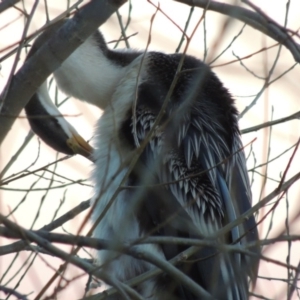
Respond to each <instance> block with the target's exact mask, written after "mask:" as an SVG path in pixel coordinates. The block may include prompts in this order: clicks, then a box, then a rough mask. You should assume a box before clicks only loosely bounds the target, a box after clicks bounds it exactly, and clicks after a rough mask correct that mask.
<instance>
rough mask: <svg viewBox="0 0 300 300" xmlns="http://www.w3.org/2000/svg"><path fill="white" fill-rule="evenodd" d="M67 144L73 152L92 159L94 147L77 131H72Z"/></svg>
mask: <svg viewBox="0 0 300 300" xmlns="http://www.w3.org/2000/svg"><path fill="white" fill-rule="evenodd" d="M67 145H68V146H69V147H70V149H71V150H72V151H73V152H74V154H80V155H82V156H84V157H86V158H87V159H89V160H91V161H93V152H94V148H93V147H92V146H91V145H90V144H89V143H88V142H86V141H85V140H84V139H83V138H82V136H80V135H79V134H78V133H77V132H74V133H72V136H71V137H70V138H69V139H68V140H67Z"/></svg>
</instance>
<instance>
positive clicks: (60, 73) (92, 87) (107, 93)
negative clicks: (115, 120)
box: [54, 32, 140, 109]
mask: <svg viewBox="0 0 300 300" xmlns="http://www.w3.org/2000/svg"><path fill="white" fill-rule="evenodd" d="M139 55H140V53H139V52H124V51H122V52H119V51H112V50H109V49H108V48H107V47H106V44H105V41H104V39H103V37H102V35H101V34H100V33H99V32H96V33H95V34H94V35H92V36H91V37H89V38H88V39H87V40H86V41H85V42H84V43H83V44H82V45H81V46H80V47H79V48H77V49H76V50H75V51H74V52H73V53H72V54H71V55H70V56H69V57H68V58H67V59H66V60H65V61H64V62H63V64H62V65H61V66H60V67H59V68H58V69H57V70H56V71H55V72H54V77H55V79H56V82H57V84H58V86H59V88H60V89H61V90H62V91H63V92H65V93H66V94H67V95H70V96H73V97H75V98H77V99H80V100H83V101H86V102H88V103H91V104H94V105H96V106H98V107H100V108H101V109H104V108H105V107H106V106H107V105H108V104H109V101H110V100H111V98H112V94H113V93H114V91H115V88H116V86H117V85H118V81H119V80H120V79H121V78H122V77H123V76H124V73H125V71H126V67H127V66H128V65H129V64H130V63H131V62H132V61H133V60H134V59H135V58H136V57H137V56H139Z"/></svg>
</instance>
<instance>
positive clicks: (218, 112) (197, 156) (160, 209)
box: [25, 21, 259, 300]
mask: <svg viewBox="0 0 300 300" xmlns="http://www.w3.org/2000/svg"><path fill="white" fill-rule="evenodd" d="M64 22H66V21H63V22H62V23H58V24H57V25H54V26H52V27H50V28H49V29H48V30H47V31H45V32H44V33H43V34H42V35H41V36H40V37H38V38H37V39H36V41H35V42H34V44H33V46H32V48H31V50H30V52H29V54H28V58H29V57H31V56H32V55H34V53H35V51H37V49H39V47H41V45H43V43H45V41H46V40H47V39H48V38H49V37H50V36H51V35H52V34H54V32H55V31H57V30H58V28H59V27H60V26H62V24H63V23H64ZM53 75H54V78H55V80H56V83H57V85H58V87H59V89H60V90H61V91H63V92H64V93H65V94H67V95H69V96H72V97H74V98H77V99H79V100H81V101H85V102H87V103H90V104H93V105H95V106H97V107H99V108H100V109H102V110H103V114H102V116H101V117H100V118H99V120H98V122H97V124H96V127H95V136H94V142H93V147H91V146H90V145H89V143H87V142H86V141H85V140H84V139H83V138H82V137H81V136H80V135H79V134H78V133H77V131H76V129H75V128H74V127H72V126H71V125H70V124H69V123H68V122H67V121H66V120H65V119H64V118H63V116H61V115H60V113H59V111H58V109H57V108H56V107H55V105H54V104H53V103H52V101H51V99H50V96H49V94H48V90H47V84H46V82H45V83H43V85H42V86H41V87H39V88H38V89H37V91H36V93H35V94H34V95H33V96H32V98H31V99H30V101H29V102H28V104H27V105H26V107H25V111H26V113H27V116H28V120H29V122H30V125H31V128H32V129H33V130H34V132H35V133H36V134H37V135H38V136H39V137H40V138H41V139H42V140H44V141H45V142H46V143H47V144H48V145H50V146H51V147H52V148H54V149H55V150H57V151H59V152H62V153H65V154H81V155H83V156H85V157H87V158H89V159H90V160H91V161H92V162H93V164H94V168H93V171H92V175H91V180H92V182H93V184H94V197H93V203H94V211H93V213H92V221H93V222H96V220H97V219H99V217H100V221H99V223H98V224H97V225H96V228H95V230H94V233H93V236H94V237H95V238H101V239H106V240H110V241H111V245H112V247H114V249H117V247H118V245H124V244H126V243H127V244H128V243H129V244H130V243H134V242H135V241H143V239H147V238H148V237H160V238H164V237H165V238H167V241H166V242H163V241H161V242H159V240H158V242H155V243H145V244H143V243H140V244H139V243H135V244H134V247H135V248H134V249H136V250H138V251H140V253H143V251H144V252H148V253H151V255H153V256H154V257H156V258H157V259H158V260H163V261H169V260H172V259H174V258H177V260H176V261H177V262H176V263H175V266H176V268H177V270H179V271H180V272H181V273H180V274H183V276H186V277H187V278H188V279H190V281H191V282H193V283H196V284H197V285H198V286H199V287H200V290H201V291H202V294H201V295H199V294H197V292H195V290H194V289H191V288H190V287H189V286H188V284H186V283H182V281H181V280H180V279H179V278H178V277H176V276H175V275H174V274H172V272H167V271H166V270H162V272H160V273H159V274H158V275H156V276H154V277H150V278H149V279H147V280H146V281H144V282H142V283H139V284H137V285H136V286H134V288H135V290H136V292H138V293H139V294H140V295H141V296H142V297H143V298H145V299H153V300H160V299H189V300H191V299H234V300H237V299H243V300H244V299H248V297H249V294H248V289H249V278H251V279H252V280H253V281H255V276H256V273H257V268H258V259H257V257H258V254H259V247H258V246H252V248H250V250H251V251H252V252H253V256H249V255H246V254H244V253H243V252H239V251H238V250H236V251H229V250H228V249H227V248H226V246H232V245H233V246H236V247H237V249H239V248H241V247H243V246H244V245H246V244H249V243H252V245H254V244H255V243H256V242H257V241H258V232H257V224H256V221H255V218H254V216H253V215H251V216H249V217H248V218H244V219H243V220H242V221H241V223H240V225H237V226H235V227H233V228H231V230H230V231H228V232H227V233H224V234H222V235H221V236H218V235H217V233H218V232H219V231H220V230H221V229H222V228H223V227H224V226H225V225H227V224H229V223H231V222H233V221H235V220H236V219H237V218H239V217H240V216H241V215H242V214H243V213H245V212H246V211H248V210H249V209H250V208H251V202H252V196H251V186H250V183H249V178H248V175H247V168H246V159H245V154H244V150H243V145H242V142H241V136H240V131H239V126H238V111H237V109H236V106H235V102H234V99H233V97H232V96H231V94H230V93H229V91H228V90H227V89H226V88H225V87H224V85H223V84H222V82H221V81H220V80H219V78H218V77H217V76H216V74H215V73H214V72H213V71H212V70H211V68H210V67H209V66H208V65H206V64H205V63H204V62H202V61H201V60H200V59H198V58H196V57H194V56H191V55H188V54H185V53H173V54H166V53H163V52H158V51H149V52H147V51H137V50H133V49H121V50H112V49H110V48H109V47H108V46H107V44H106V42H105V39H104V37H103V35H102V33H101V32H100V31H99V30H97V31H96V32H94V33H93V34H92V35H91V36H90V37H89V38H88V39H87V40H86V41H84V42H83V43H82V44H81V45H80V46H79V47H78V48H77V49H76V50H75V51H74V52H73V53H72V54H71V55H70V56H69V57H68V58H67V59H66V60H65V61H64V62H63V63H62V64H61V65H60V67H59V68H58V69H56V71H55V72H54V74H53ZM39 116H42V117H39ZM168 238H169V240H170V238H173V239H175V240H176V238H178V239H179V238H185V239H192V240H193V241H200V242H201V241H202V242H205V241H206V242H207V243H206V244H205V243H204V244H203V245H202V246H199V247H196V248H195V251H194V252H193V254H192V255H191V256H185V255H181V254H182V253H185V252H184V251H186V250H187V249H189V244H184V243H179V242H178V243H176V242H173V243H170V242H169V243H168ZM161 240H162V239H161ZM226 249H227V250H226ZM97 258H98V261H99V266H100V267H101V269H102V270H103V271H104V272H107V274H108V275H109V276H110V277H111V278H117V279H118V280H120V281H121V282H125V281H127V280H130V279H132V278H134V277H136V276H138V275H141V274H143V273H145V272H147V271H151V270H153V269H154V268H155V265H154V264H153V263H151V262H149V261H146V260H143V258H136V257H133V256H131V255H128V254H126V253H118V251H116V250H114V251H113V250H109V249H106V250H99V251H97ZM186 277H185V278H186ZM114 299H123V298H122V296H120V295H119V296H118V297H117V298H114Z"/></svg>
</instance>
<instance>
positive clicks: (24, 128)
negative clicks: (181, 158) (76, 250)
mask: <svg viewBox="0 0 300 300" xmlns="http://www.w3.org/2000/svg"><path fill="white" fill-rule="evenodd" d="M79 2H80V3H79V4H78V3H77V2H75V1H64V0H61V1H47V0H45V1H40V2H39V3H38V5H37V9H36V11H35V12H34V14H33V16H32V19H31V22H30V26H29V30H28V33H27V34H26V36H29V35H31V34H33V33H35V32H36V31H37V30H38V29H40V28H41V27H42V26H43V25H44V24H45V23H46V22H47V21H49V20H52V19H53V18H55V17H57V16H59V15H60V14H62V13H63V12H64V11H66V9H68V8H69V7H71V6H72V5H74V4H78V5H79V7H80V6H82V5H84V3H87V2H88V1H79ZM224 2H225V3H228V4H233V5H239V6H240V5H241V6H244V7H247V8H249V7H248V6H245V5H242V3H241V2H240V1H224ZM34 3H35V1H31V0H25V1H20V2H19V3H17V4H16V5H15V6H14V7H11V8H9V9H7V10H6V11H4V12H3V13H1V17H0V90H1V91H2V90H3V88H4V87H5V85H6V84H7V81H8V79H9V76H10V75H11V70H12V66H13V64H14V63H17V68H16V69H17V70H18V69H19V68H20V67H21V66H22V64H23V63H24V60H25V57H26V53H27V52H28V49H29V47H30V45H32V41H31V42H29V43H28V45H27V47H25V48H24V49H23V50H22V53H21V58H20V60H18V61H17V62H16V61H15V53H11V51H12V50H14V49H15V48H16V47H17V46H18V44H19V42H20V40H21V38H22V35H23V30H24V25H25V24H26V23H27V22H28V14H29V13H30V12H31V10H32V7H33V5H34ZM252 3H253V4H255V5H257V6H258V7H259V8H260V9H261V11H262V12H263V13H264V14H266V15H267V16H269V17H270V18H272V19H273V20H275V21H276V22H277V23H279V24H281V25H284V24H286V27H287V28H288V29H290V30H292V31H293V32H295V33H296V35H294V39H295V41H296V42H297V43H299V36H298V35H297V34H298V30H299V28H300V13H299V12H300V2H299V1H298V0H293V1H282V0H272V1H271V0H265V1H258V0H255V1H252ZM158 4H159V10H158V11H157V5H158ZM72 12H74V10H71V13H72ZM153 16H154V18H153V22H152V23H151V18H152V17H153ZM202 16H203V9H200V8H196V7H195V8H192V9H191V7H189V6H187V5H184V4H181V3H178V2H175V1H170V0H165V1H161V2H157V1H154V0H153V1H146V0H132V1H130V3H126V4H125V5H123V7H122V8H121V9H120V10H119V18H118V16H117V15H116V14H114V15H113V16H112V17H111V18H110V19H109V20H108V21H107V22H106V23H105V24H104V25H103V26H102V27H101V31H102V33H103V34H104V36H105V39H106V41H107V42H108V43H109V46H110V47H111V48H114V47H117V48H126V47H128V46H129V47H130V48H134V49H142V50H143V49H145V48H146V47H148V49H149V50H154V51H161V52H165V53H172V52H175V51H179V52H182V51H183V50H184V48H185V46H186V41H183V42H182V43H180V41H181V39H182V30H184V29H185V27H186V26H187V29H186V32H187V35H188V36H191V35H192V34H193V32H194V31H195V32H194V34H193V36H192V39H191V42H190V44H189V45H188V49H187V53H188V54H190V55H193V56H196V57H197V58H199V59H202V60H205V62H206V63H208V64H210V65H211V67H212V69H213V71H214V72H215V73H216V74H217V75H218V77H219V78H220V79H221V81H222V82H223V83H224V85H225V86H226V87H227V88H228V89H229V90H230V92H231V94H232V95H233V96H234V98H235V99H236V105H237V107H238V109H239V111H240V113H241V118H240V128H241V130H242V132H243V130H244V129H247V128H250V127H253V126H255V125H259V124H262V123H265V122H268V121H272V120H277V119H281V118H284V117H287V116H290V115H292V114H294V113H296V112H298V111H299V110H300V109H299V107H300V105H299V103H300V102H299V95H300V84H299V78H300V69H299V66H298V65H297V64H296V63H295V61H294V59H293V57H292V55H291V53H290V52H289V51H288V50H287V49H286V48H284V47H281V46H280V45H278V44H277V42H276V41H274V40H272V39H270V38H268V37H267V36H266V35H265V34H263V33H261V32H259V31H257V30H255V29H253V28H251V27H249V26H245V25H244V24H243V23H241V22H240V21H237V20H234V19H228V17H227V16H224V15H221V14H219V13H216V12H211V11H207V12H206V14H205V18H204V19H203V20H202V21H201V22H200V24H198V23H199V20H200V19H201V17H202ZM120 21H121V22H122V24H123V25H124V26H125V25H128V26H127V28H126V35H127V36H130V38H129V39H128V44H126V43H125V42H124V41H121V42H119V43H117V42H116V41H118V40H119V38H120V36H121V30H120ZM197 24H198V27H197ZM151 26H152V28H151ZM149 36H151V41H150V43H149V44H148V39H149ZM270 72H271V74H270ZM268 76H270V80H269V81H268V82H269V85H268V87H267V88H266V87H265V84H266V78H267V77H268ZM49 85H50V91H51V96H52V98H53V101H55V102H56V103H57V104H58V105H60V108H59V109H60V111H61V113H62V114H63V115H66V116H67V117H66V118H67V120H68V121H69V122H70V123H71V124H72V125H73V126H74V127H75V128H76V129H77V131H78V132H79V133H80V134H81V135H82V136H83V137H84V138H86V139H90V138H92V137H93V132H94V125H95V123H96V121H97V120H98V118H99V117H100V116H101V111H100V110H99V109H98V108H95V107H92V106H90V105H88V104H86V103H82V102H79V101H78V100H76V99H68V100H67V101H65V98H66V96H65V95H63V94H62V93H60V92H59V91H58V90H57V89H56V87H55V83H54V82H52V81H51V80H50V81H49ZM0 126H1V124H0ZM299 136H300V122H299V118H298V119H294V120H290V121H288V122H282V123H280V124H278V125H274V126H271V127H270V126H269V127H265V128H263V129H261V130H258V131H253V132H250V133H247V134H246V133H244V134H243V135H242V138H243V142H244V144H245V145H247V146H246V148H245V152H246V156H247V163H248V170H249V177H250V180H251V183H252V192H253V204H256V203H257V202H258V201H260V200H261V199H263V198H264V197H265V196H267V195H268V194H269V193H270V192H272V191H273V190H274V189H275V188H276V187H277V186H278V184H279V182H280V179H281V178H282V176H283V173H284V172H285V170H286V168H287V165H288V162H289V159H290V157H291V155H292V153H293V151H294V149H295V144H296V143H297V141H298V139H299ZM92 143H93V142H92ZM249 143H250V144H249ZM62 157H63V155H62V154H58V153H56V152H55V151H53V150H52V149H51V148H50V147H48V146H47V145H46V144H44V143H43V142H41V141H39V139H38V138H37V137H36V136H34V135H33V134H31V133H30V128H29V125H28V122H27V120H26V117H25V113H24V112H22V113H21V115H20V117H19V118H18V119H17V120H16V122H15V123H14V126H13V128H12V129H11V131H10V132H9V134H8V135H7V137H6V139H5V141H4V143H3V144H2V145H1V147H0V172H1V175H2V179H3V180H5V181H7V180H8V179H9V178H11V179H12V180H11V181H8V182H9V183H8V184H6V185H2V186H0V211H1V213H2V214H5V215H10V219H11V220H13V221H15V222H17V224H19V225H21V226H23V227H25V228H32V227H33V228H34V229H38V228H40V227H42V226H44V225H45V224H48V223H50V222H51V221H52V220H53V218H55V217H57V216H60V215H62V214H64V213H66V212H67V211H69V210H70V209H71V208H73V207H74V206H76V205H78V204H79V203H80V202H82V201H84V200H87V199H89V198H90V197H91V196H92V186H91V184H90V181H89V174H90V172H91V170H92V167H93V166H92V164H91V163H90V162H89V161H88V160H86V159H84V158H82V157H79V156H76V157H72V158H69V159H67V160H64V161H62V162H59V163H54V162H55V161H56V160H57V159H59V158H62ZM48 164H52V165H51V166H49V167H48V166H47V165H48ZM38 169H41V170H40V171H38V172H33V173H32V174H30V175H28V174H26V173H27V172H28V171H34V170H38ZM299 171H300V155H299V151H297V152H296V154H295V157H294V158H293V161H292V163H291V164H290V166H289V167H288V172H287V175H286V179H289V178H291V177H292V176H293V175H295V174H296V173H298V172H299ZM18 174H20V176H17V175H18ZM17 177H18V178H17ZM19 177H20V178H19ZM299 196H300V183H299V182H296V183H295V184H294V185H293V186H292V187H291V188H290V189H289V190H288V192H287V193H286V194H285V195H284V196H283V197H282V198H281V199H280V200H279V201H278V202H276V201H277V200H278V198H276V197H275V198H274V199H273V200H272V201H271V202H270V203H269V204H268V205H267V206H265V207H263V208H262V209H261V210H260V211H259V213H258V215H257V220H258V221H259V220H262V219H263V218H264V216H265V215H267V216H266V218H265V219H264V220H263V221H262V222H261V223H260V224H259V233H260V238H261V239H262V240H263V239H266V238H276V237H278V236H280V235H282V234H283V233H285V234H288V235H297V234H298V235H299V232H300V222H299V220H300V218H299V214H300V205H299ZM274 204H276V205H275V206H274ZM270 209H271V213H270ZM85 215H86V212H84V213H82V214H80V215H78V216H77V217H76V218H74V219H73V220H71V221H69V222H68V223H66V224H65V225H64V226H63V227H62V228H59V229H57V230H56V232H63V233H70V234H76V233H77V232H78V229H79V227H80V225H81V224H82V221H83V220H84V218H85ZM89 228H90V224H88V225H87V226H86V227H85V228H84V230H83V233H84V232H87V231H88V230H89ZM11 242H12V240H8V239H5V238H2V237H1V238H0V246H3V245H6V244H9V243H11ZM59 247H61V248H62V249H64V250H66V251H70V247H66V246H61V245H59ZM88 252H89V251H87V252H85V251H81V252H80V256H82V257H90V255H89V253H88ZM263 255H264V256H265V257H267V258H269V259H265V260H262V261H261V263H260V269H259V278H258V280H257V284H256V287H255V291H254V293H255V294H256V295H261V296H262V297H264V298H262V299H286V298H287V290H288V288H289V287H290V284H291V282H292V281H293V280H294V276H295V271H294V270H293V268H291V267H289V266H293V267H297V266H298V264H299V261H300V247H299V242H298V238H297V237H295V238H294V240H293V241H292V242H290V243H287V242H276V243H274V244H271V245H269V246H266V247H264V248H263ZM61 264H62V261H61V260H60V259H57V258H54V257H51V256H48V255H42V254H37V255H35V254H32V253H31V252H29V251H23V252H20V253H19V254H17V255H16V254H10V255H5V256H0V285H6V286H9V287H10V288H16V289H17V290H18V292H20V293H21V294H23V295H28V299H34V298H35V297H36V295H37V294H38V293H39V292H40V291H41V289H42V288H43V286H44V285H45V284H46V283H47V282H48V280H49V279H50V278H51V276H52V275H53V274H54V273H55V272H56V270H57V268H58V267H59V266H60V265H61ZM64 276H65V281H64V282H65V284H66V288H64V289H63V290H62V291H59V292H58V293H57V299H78V298H81V297H82V296H83V295H84V288H85V284H86V282H87V276H86V275H85V274H84V272H82V271H81V270H79V269H77V268H75V267H72V266H69V267H68V270H67V272H66V273H65V275H64ZM296 282H297V281H296ZM56 285H57V281H55V282H54V283H52V284H51V285H50V286H49V287H48V289H47V291H46V292H45V294H44V296H43V297H46V296H51V295H53V294H54V291H55V288H56ZM299 286H300V285H299V284H298V287H299ZM298 292H299V291H298V289H296V292H295V293H294V294H293V299H298V298H300V295H299V293H298ZM6 297H7V296H6V295H4V294H1V292H0V299H6ZM9 299H14V297H12V296H11V297H10V298H9ZM253 299H256V297H255V296H253Z"/></svg>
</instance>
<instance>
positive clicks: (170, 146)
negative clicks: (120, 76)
mask: <svg viewBox="0 0 300 300" xmlns="http://www.w3.org/2000/svg"><path fill="white" fill-rule="evenodd" d="M187 67H188V66H187ZM207 78H208V79H207ZM207 78H205V81H204V83H205V82H207V83H208V86H209V85H214V86H211V87H209V90H207V87H206V90H205V89H204V91H200V90H199V91H197V93H194V96H193V97H192V98H191V99H190V100H188V101H190V107H189V106H186V104H185V103H183V105H182V100H181V103H180V101H179V100H180V99H179V98H181V99H182V98H183V97H186V98H189V91H188V90H183V91H178V90H177V91H176V90H175V91H174V95H173V96H172V97H171V99H170V101H169V102H170V105H169V104H168V105H167V108H166V110H165V113H164V114H163V115H162V118H161V120H160V121H159V122H158V126H157V127H156V128H155V129H154V131H153V134H152V137H151V138H150V139H149V142H148V144H147V146H146V147H145V150H144V151H143V154H142V155H141V157H140V161H139V164H138V165H137V167H136V170H135V171H134V172H136V173H139V174H138V175H139V176H136V177H138V178H139V182H135V183H136V184H138V185H144V186H148V188H147V189H146V190H147V195H145V194H143V195H144V196H143V199H144V206H143V208H142V210H144V216H145V215H146V214H145V211H147V213H148V215H149V216H150V219H151V222H152V226H153V227H155V226H157V227H156V228H157V230H154V234H160V235H163V236H181V237H193V238H201V239H204V237H208V236H209V235H211V234H213V233H214V232H215V231H216V230H217V229H219V228H221V227H222V226H223V225H225V224H227V223H230V222H231V221H233V220H235V219H236V218H237V217H238V216H239V215H240V214H241V213H243V212H245V211H246V210H248V209H249V208H250V201H251V194H250V193H249V181H248V178H247V174H246V171H245V170H246V167H245V159H244V156H243V153H242V154H239V153H240V152H239V150H240V151H242V149H239V147H240V145H241V142H240V137H239V133H238V129H237V125H236V119H235V118H236V115H235V114H236V111H235V109H234V108H233V106H232V100H231V98H230V95H229V94H228V92H227V91H226V90H225V89H224V88H223V87H222V85H221V83H220V82H219V81H218V80H217V78H216V77H215V76H214V75H213V73H212V72H210V71H209V73H208V74H207ZM211 81H213V83H211ZM192 87H193V82H192V80H191V77H188V78H187V88H191V89H192ZM179 88H180V87H179ZM213 88H215V89H219V93H225V99H223V98H222V96H220V99H210V97H214V95H218V93H216V92H215V91H212V90H211V89H213ZM167 89H168V86H167V87H165V86H163V85H159V84H157V83H152V82H151V81H144V82H143V83H142V84H141V85H140V86H139V89H138V98H137V105H136V107H135V108H134V111H135V113H134V117H132V119H131V124H130V127H131V132H132V139H131V140H132V143H134V144H135V146H136V147H138V146H139V144H142V143H143V141H144V140H145V139H147V138H149V133H150V131H151V129H153V126H154V124H155V122H156V119H157V116H158V115H159V111H160V108H161V106H162V105H163V101H164V99H165V98H164V97H161V95H163V94H164V93H161V92H162V91H163V90H165V91H167ZM197 89H198V88H197ZM209 92H210V93H209ZM191 93H193V92H191ZM166 94H167V93H165V95H166ZM203 97H204V98H205V99H203ZM226 97H227V98H228V99H226ZM204 100H205V101H204ZM217 100H220V101H223V100H226V101H229V103H228V105H227V106H224V105H223V104H222V103H221V105H220V107H221V109H220V107H218V106H217V105H216V102H217ZM158 103H160V105H157V104H158ZM224 108H225V110H226V109H227V111H223V110H224ZM222 114H224V115H225V116H223V115H222ZM226 114H227V115H226ZM230 114H231V115H232V116H228V115H230ZM231 119H232V122H233V124H229V125H230V126H231V128H224V124H226V122H227V123H228V122H230V120H231ZM224 120H225V121H224ZM228 120H229V121H228ZM137 141H138V142H137ZM235 151H236V153H234V152H235ZM240 168H242V170H240ZM141 178H142V179H141ZM250 219H251V221H250V222H247V225H246V226H243V227H245V228H246V229H245V230H248V229H249V227H251V225H254V228H252V230H253V232H256V229H255V222H254V219H253V218H252V217H251V218H250ZM148 223H149V222H148ZM248 223H249V224H250V225H249V224H248ZM147 229H150V228H147ZM245 230H244V231H245ZM150 231H151V230H150ZM240 231H241V230H240V229H239V228H238V227H235V228H233V229H232V230H231V232H230V233H229V234H228V235H226V236H224V237H220V238H219V239H218V240H215V241H214V242H216V244H218V243H232V242H235V243H237V244H240V240H241V238H242V236H241V232H240ZM152 233H153V228H152ZM255 237H256V235H255V234H253V238H255ZM248 240H250V238H249V239H248ZM162 249H163V251H164V254H165V256H166V258H167V259H171V258H172V257H174V256H175V255H176V254H179V253H180V252H181V251H182V250H183V249H184V247H182V246H177V247H176V246H174V245H172V246H170V245H169V246H168V245H162ZM219 250H220V248H218V246H216V247H213V246H211V247H204V248H202V249H200V250H199V252H198V253H197V255H195V256H193V257H192V258H190V260H191V261H189V262H187V263H182V264H181V266H180V267H181V269H182V270H183V271H184V272H186V273H187V274H188V275H189V276H190V277H191V278H192V279H193V280H195V281H196V282H198V283H200V284H201V285H202V286H203V287H204V288H205V289H207V290H208V291H210V292H211V293H212V294H213V295H214V296H217V297H218V298H221V299H246V298H247V288H248V286H247V272H248V270H245V269H243V266H241V264H242V261H243V260H241V257H240V254H232V253H226V251H223V252H222V251H221V252H220V253H219ZM218 253H219V254H218ZM192 261H196V262H195V263H192ZM173 289H174V290H176V293H177V294H178V296H179V297H180V298H181V299H184V298H187V299H194V298H193V296H192V295H191V294H190V292H189V291H187V290H184V289H182V288H181V287H180V288H179V287H174V286H173Z"/></svg>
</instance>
